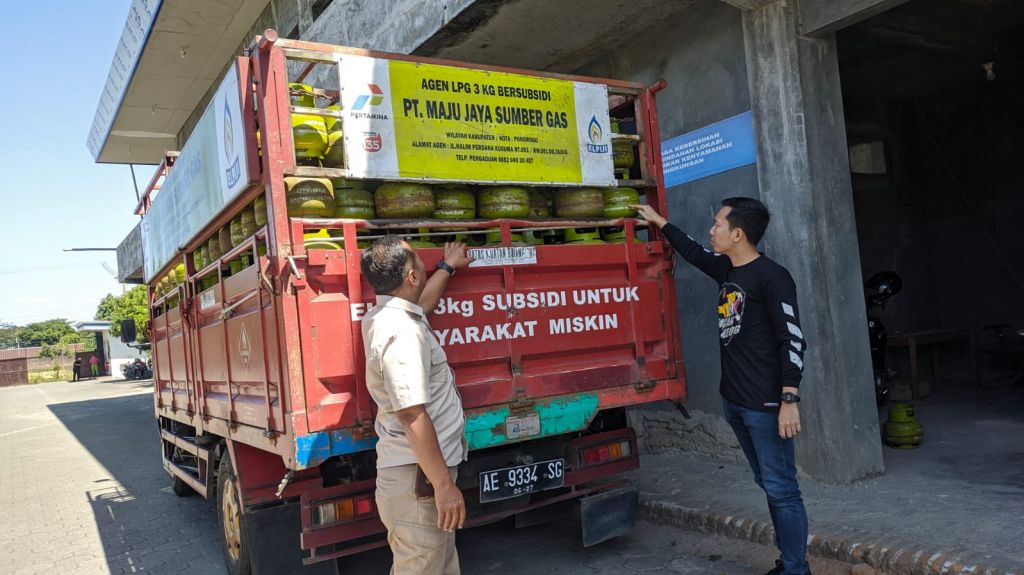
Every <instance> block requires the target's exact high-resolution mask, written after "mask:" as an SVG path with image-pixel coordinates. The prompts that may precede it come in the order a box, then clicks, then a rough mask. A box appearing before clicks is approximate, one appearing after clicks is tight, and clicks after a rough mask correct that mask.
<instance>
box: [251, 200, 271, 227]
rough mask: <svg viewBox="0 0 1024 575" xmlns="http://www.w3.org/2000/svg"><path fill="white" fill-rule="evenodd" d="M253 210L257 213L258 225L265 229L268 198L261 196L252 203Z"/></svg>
mask: <svg viewBox="0 0 1024 575" xmlns="http://www.w3.org/2000/svg"><path fill="white" fill-rule="evenodd" d="M252 209H253V211H254V212H255V213H256V225H257V226H258V227H261V228H262V227H263V226H265V225H267V198H266V196H259V197H258V198H256V200H255V201H254V202H253V203H252Z"/></svg>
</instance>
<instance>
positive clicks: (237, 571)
mask: <svg viewBox="0 0 1024 575" xmlns="http://www.w3.org/2000/svg"><path fill="white" fill-rule="evenodd" d="M217 523H218V524H219V525H220V531H221V550H222V551H223V553H224V566H225V567H227V570H228V573H230V574H231V575H250V574H251V573H252V550H251V548H250V545H249V539H250V538H249V529H248V527H249V526H248V524H247V521H246V517H245V515H243V514H242V500H241V497H239V493H238V478H237V477H235V470H234V468H233V467H232V465H231V456H230V455H228V454H227V453H226V452H225V454H224V456H223V457H222V458H221V460H220V466H219V467H218V468H217Z"/></svg>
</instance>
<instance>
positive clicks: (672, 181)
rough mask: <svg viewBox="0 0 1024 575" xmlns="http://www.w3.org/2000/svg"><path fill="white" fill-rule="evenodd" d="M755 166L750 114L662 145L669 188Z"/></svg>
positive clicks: (663, 164)
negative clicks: (751, 165)
mask: <svg viewBox="0 0 1024 575" xmlns="http://www.w3.org/2000/svg"><path fill="white" fill-rule="evenodd" d="M755 162H757V150H756V148H755V147H754V120H753V115H752V114H751V113H750V112H745V113H743V114H740V115H738V116H733V117H732V118H729V119H727V120H722V121H721V122H717V123H714V124H711V125H710V126H705V127H703V128H700V129H698V130H694V131H692V132H689V133H686V134H683V135H681V136H676V137H674V138H671V139H669V140H665V141H663V142H662V143H661V170H662V174H663V175H664V178H665V187H666V188H671V187H672V186H678V185H679V184H685V183H686V182H692V181H694V180H699V179H701V178H706V177H708V176H711V175H714V174H720V173H722V172H727V171H729V170H731V169H733V168H738V167H740V166H747V165H750V164H753V163H755Z"/></svg>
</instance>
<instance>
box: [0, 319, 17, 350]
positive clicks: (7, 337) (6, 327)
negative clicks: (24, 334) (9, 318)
mask: <svg viewBox="0 0 1024 575" xmlns="http://www.w3.org/2000/svg"><path fill="white" fill-rule="evenodd" d="M17 343H18V326H16V325H14V324H11V323H6V322H2V321H0V349H7V348H9V347H14V346H15V345H16V344H17Z"/></svg>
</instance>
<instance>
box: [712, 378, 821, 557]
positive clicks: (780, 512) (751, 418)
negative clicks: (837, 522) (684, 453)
mask: <svg viewBox="0 0 1024 575" xmlns="http://www.w3.org/2000/svg"><path fill="white" fill-rule="evenodd" d="M722 410H723V411H724V413H725V420H726V421H728V422H729V425H731V426H732V429H733V431H735V432H736V439H738V440H739V442H740V447H741V448H742V449H743V454H744V455H746V456H747V461H748V462H749V463H750V469H751V470H752V471H753V472H754V481H755V482H756V483H757V485H758V487H760V488H761V489H763V490H764V492H765V495H767V496H768V512H769V513H771V516H772V525H774V526H775V546H776V547H778V548H779V552H780V553H781V554H782V556H781V557H780V558H779V560H780V561H781V562H782V573H783V575H804V574H805V573H807V572H808V568H807V563H806V553H807V511H806V510H805V509H804V500H803V499H802V498H801V497H800V485H799V483H797V480H796V453H795V449H794V440H793V439H783V438H781V437H779V413H778V411H757V410H754V409H747V408H745V407H741V406H739V405H736V404H735V403H733V402H731V401H729V400H728V399H725V398H724V397H723V398H722Z"/></svg>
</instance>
